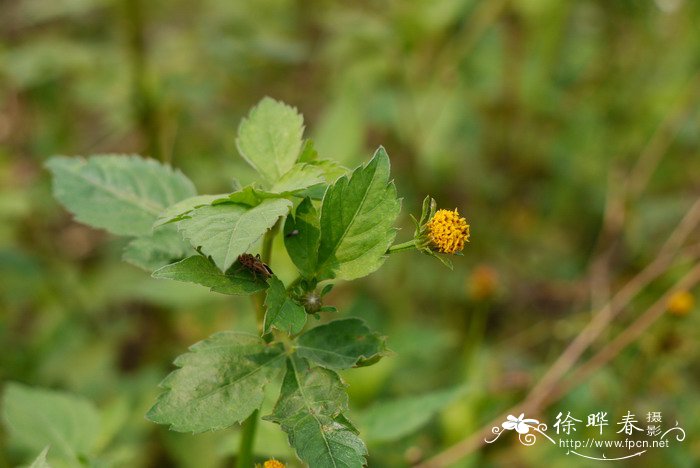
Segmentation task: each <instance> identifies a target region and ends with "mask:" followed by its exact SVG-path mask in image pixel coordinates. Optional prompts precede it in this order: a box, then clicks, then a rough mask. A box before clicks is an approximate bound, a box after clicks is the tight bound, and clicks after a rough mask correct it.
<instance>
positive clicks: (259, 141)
mask: <svg viewBox="0 0 700 468" xmlns="http://www.w3.org/2000/svg"><path fill="white" fill-rule="evenodd" d="M303 133H304V118H303V117H302V116H301V114H299V113H298V112H297V110H296V109H295V108H293V107H290V106H288V105H286V104H284V103H282V102H279V101H275V100H274V99H271V98H269V97H266V98H264V99H263V100H262V101H260V103H259V104H258V105H257V106H255V107H254V108H253V109H252V110H251V111H250V113H249V114H248V117H247V118H245V119H243V120H242V121H241V125H240V126H239V128H238V138H237V139H236V145H237V147H238V151H239V152H240V153H241V156H243V158H244V159H245V160H246V161H247V162H248V163H249V164H250V165H251V166H253V168H255V170H257V171H258V172H259V173H260V175H262V176H263V177H264V178H265V179H266V180H267V181H268V182H274V181H276V180H277V179H279V178H280V177H281V176H282V175H283V174H284V173H286V172H287V171H289V170H290V169H291V168H292V166H293V165H294V163H295V162H296V160H297V157H298V156H299V151H300V150H301V145H302V134H303Z"/></svg>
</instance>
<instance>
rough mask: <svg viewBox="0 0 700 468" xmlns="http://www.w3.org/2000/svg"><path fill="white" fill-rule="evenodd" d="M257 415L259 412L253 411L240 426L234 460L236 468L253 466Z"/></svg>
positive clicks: (250, 467)
mask: <svg viewBox="0 0 700 468" xmlns="http://www.w3.org/2000/svg"><path fill="white" fill-rule="evenodd" d="M258 413H259V410H255V411H253V413H252V414H251V415H250V416H248V419H246V420H245V421H243V424H242V425H241V441H240V445H239V448H238V457H237V458H236V466H237V467H238V468H252V466H253V445H254V442H255V431H256V430H257V429H258Z"/></svg>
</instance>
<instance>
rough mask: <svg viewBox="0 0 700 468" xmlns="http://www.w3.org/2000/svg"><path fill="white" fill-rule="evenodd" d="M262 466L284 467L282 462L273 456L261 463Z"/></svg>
mask: <svg viewBox="0 0 700 468" xmlns="http://www.w3.org/2000/svg"><path fill="white" fill-rule="evenodd" d="M263 468H284V463H282V462H281V461H279V460H275V459H274V458H273V459H271V460H268V461H266V462H265V463H264V464H263Z"/></svg>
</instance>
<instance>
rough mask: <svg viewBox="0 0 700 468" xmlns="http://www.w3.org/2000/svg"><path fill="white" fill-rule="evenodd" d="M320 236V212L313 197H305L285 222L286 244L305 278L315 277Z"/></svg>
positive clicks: (288, 251) (290, 255)
mask: <svg viewBox="0 0 700 468" xmlns="http://www.w3.org/2000/svg"><path fill="white" fill-rule="evenodd" d="M320 236H321V230H320V221H319V218H318V213H317V212H316V208H314V205H313V203H312V202H311V199H309V198H305V199H304V201H302V202H301V203H300V204H299V206H297V209H296V212H295V214H294V215H292V214H291V213H290V214H289V215H287V219H286V221H285V223H284V246H285V248H286V249H287V253H288V254H289V257H290V258H291V259H292V261H293V262H294V264H295V265H296V267H297V268H298V269H299V272H300V273H301V274H302V275H303V276H304V277H305V278H311V277H313V276H314V273H315V272H316V261H317V259H318V244H319V239H320Z"/></svg>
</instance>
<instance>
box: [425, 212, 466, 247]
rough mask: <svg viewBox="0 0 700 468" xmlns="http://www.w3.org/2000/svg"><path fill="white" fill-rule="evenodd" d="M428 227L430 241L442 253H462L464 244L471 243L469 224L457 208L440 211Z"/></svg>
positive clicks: (429, 222)
mask: <svg viewBox="0 0 700 468" xmlns="http://www.w3.org/2000/svg"><path fill="white" fill-rule="evenodd" d="M427 227H428V236H429V237H430V241H431V242H432V244H433V247H435V249H436V250H437V251H438V252H440V253H446V254H455V253H457V252H461V251H462V249H464V243H465V242H469V224H467V220H466V219H464V218H462V217H460V216H459V212H458V211H457V208H455V209H454V211H450V210H438V211H437V212H436V213H435V216H433V217H432V218H431V219H430V221H428V225H427Z"/></svg>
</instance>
